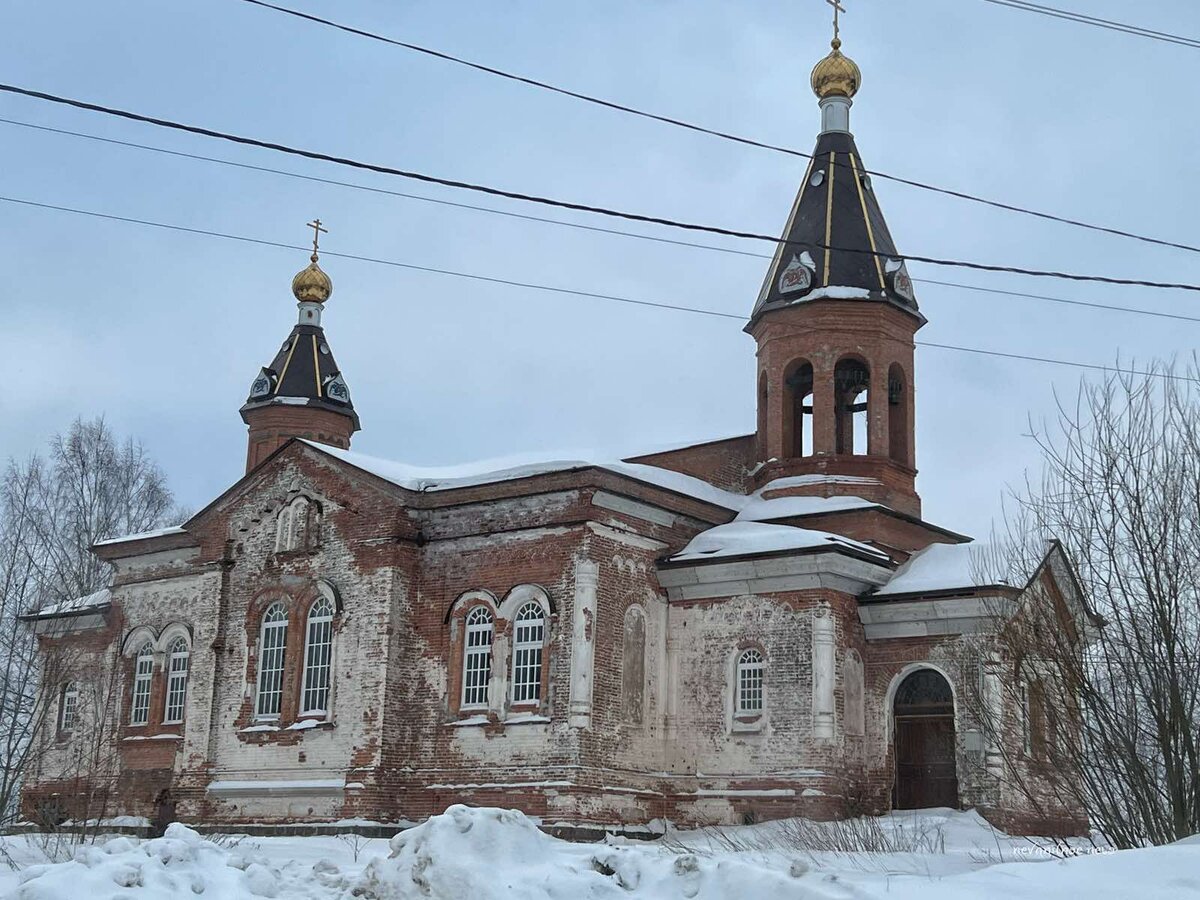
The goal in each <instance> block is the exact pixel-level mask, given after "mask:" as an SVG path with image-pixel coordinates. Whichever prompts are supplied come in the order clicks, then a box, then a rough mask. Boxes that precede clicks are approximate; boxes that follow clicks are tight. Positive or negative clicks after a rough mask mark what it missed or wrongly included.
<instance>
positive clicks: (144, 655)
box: [129, 641, 154, 726]
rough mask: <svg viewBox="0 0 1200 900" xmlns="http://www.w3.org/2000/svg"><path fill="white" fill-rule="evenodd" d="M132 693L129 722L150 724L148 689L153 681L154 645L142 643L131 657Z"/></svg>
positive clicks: (140, 724) (138, 724)
mask: <svg viewBox="0 0 1200 900" xmlns="http://www.w3.org/2000/svg"><path fill="white" fill-rule="evenodd" d="M133 659H134V661H133V694H132V696H131V698H130V700H131V703H130V708H129V724H130V725H137V726H142V725H149V724H150V689H151V686H152V685H153V682H154V647H153V646H152V645H151V643H150V642H149V641H146V643H144V644H142V646H141V649H139V650H138V652H137V655H136V656H135V657H134V658H133Z"/></svg>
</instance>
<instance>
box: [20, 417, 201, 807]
mask: <svg viewBox="0 0 1200 900" xmlns="http://www.w3.org/2000/svg"><path fill="white" fill-rule="evenodd" d="M181 512H182V511H180V510H178V509H175V508H174V501H173V498H172V496H171V492H170V491H169V490H168V488H167V486H166V479H165V477H164V475H163V473H162V471H161V470H160V469H159V468H158V466H157V465H155V464H154V463H153V462H152V461H151V460H150V459H149V457H148V456H147V454H146V452H145V450H144V449H143V448H142V447H141V445H139V444H138V443H136V442H134V441H133V440H126V441H124V442H120V441H118V440H117V439H116V437H115V436H114V435H113V433H112V431H111V430H110V429H109V428H108V426H107V425H106V423H105V422H104V420H103V419H94V420H91V421H83V420H76V421H75V422H74V423H73V424H72V426H71V428H70V430H69V431H68V432H67V433H66V434H65V435H58V436H56V437H55V438H54V439H53V440H52V441H51V442H50V447H49V453H48V456H47V457H42V456H40V455H34V456H32V457H31V458H30V459H29V460H27V461H25V462H22V463H18V462H16V461H10V462H9V464H8V466H7V468H6V470H5V471H4V473H3V476H2V478H0V825H4V824H7V823H8V822H11V821H12V820H13V818H14V817H15V816H16V815H17V812H18V810H17V806H18V797H19V792H20V788H21V784H22V780H23V777H24V776H25V774H26V773H27V772H28V771H29V770H30V767H31V765H34V764H36V762H37V757H38V754H39V752H40V751H41V750H42V749H44V747H45V746H46V743H47V740H49V739H50V738H48V737H47V735H48V734H49V733H50V732H52V731H53V730H54V729H53V728H52V727H51V726H52V725H53V724H54V722H53V719H52V716H53V715H54V714H55V713H56V712H57V710H58V705H59V699H60V694H61V692H62V689H63V687H64V685H66V684H67V683H69V682H77V683H82V682H83V681H84V680H85V679H88V684H87V691H85V692H81V693H80V694H79V695H78V702H79V708H78V710H77V720H78V723H79V724H78V726H77V728H78V730H79V733H78V734H77V735H76V738H77V740H76V743H77V744H78V747H77V748H76V749H77V750H78V751H79V753H77V754H76V755H77V756H79V759H78V760H77V762H78V764H79V767H80V768H81V769H83V770H87V769H93V770H94V769H96V768H97V767H100V768H103V766H102V765H101V764H102V762H103V761H102V760H101V759H100V758H99V756H97V753H98V751H97V750H90V751H88V752H86V753H84V751H83V748H85V747H90V746H91V745H92V744H94V743H96V742H98V741H101V734H100V732H102V731H103V730H104V729H106V728H107V727H108V723H109V722H110V721H111V719H112V713H111V707H112V705H113V703H114V700H113V698H112V697H111V696H110V695H111V694H112V691H113V688H112V685H111V684H109V682H110V681H111V679H112V678H113V677H115V674H113V673H115V672H116V668H115V663H114V664H113V666H112V667H108V666H102V667H101V668H102V669H104V670H105V671H104V672H103V673H102V672H100V671H96V672H81V671H77V670H78V669H79V667H80V666H81V665H82V664H83V656H82V654H80V653H79V652H78V651H77V650H75V649H73V647H72V645H71V642H70V641H67V640H62V639H61V637H56V636H55V635H53V634H51V635H49V636H46V635H43V638H42V640H41V642H40V644H39V639H38V637H37V636H36V635H35V634H34V633H33V631H32V629H31V628H29V627H28V624H27V622H25V621H23V617H26V616H28V615H30V614H31V613H34V612H36V611H38V610H44V609H46V608H48V607H51V606H57V607H58V608H60V609H62V608H65V607H66V606H69V605H70V604H71V603H73V602H76V600H77V598H81V597H84V596H87V595H91V594H94V593H95V592H97V591H100V590H102V589H103V588H105V587H107V585H108V583H109V580H110V573H109V571H108V568H107V566H106V565H105V564H104V563H103V562H102V561H100V560H99V559H97V558H95V557H94V556H93V555H92V554H91V553H90V552H89V548H90V547H91V546H92V544H94V543H96V542H97V541H100V540H104V539H106V538H112V537H118V536H120V535H122V534H129V533H135V532H139V531H145V530H147V529H151V528H155V527H158V526H161V525H163V524H165V523H166V522H167V521H168V520H171V519H174V520H176V521H178V519H176V518H175V517H176V516H178V515H180V514H181ZM109 668H112V672H111V673H110V672H109V671H108V669H109ZM91 707H96V709H94V710H91V709H90V708H91ZM85 731H86V732H87V733H86V734H85V733H84V732H85ZM39 735H40V736H41V737H40V738H39ZM80 754H82V755H80ZM88 805H91V804H88Z"/></svg>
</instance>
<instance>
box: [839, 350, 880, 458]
mask: <svg viewBox="0 0 1200 900" xmlns="http://www.w3.org/2000/svg"><path fill="white" fill-rule="evenodd" d="M833 385H834V409H835V411H836V416H837V419H836V422H835V426H836V427H835V435H836V441H837V452H838V453H846V454H849V453H859V454H862V453H866V452H867V439H868V429H867V409H868V406H869V401H870V396H869V388H870V386H871V370H870V369H868V368H867V365H866V363H864V362H861V361H859V360H857V359H843V360H841V361H840V362H839V363H838V364H837V365H836V366H834V368H833Z"/></svg>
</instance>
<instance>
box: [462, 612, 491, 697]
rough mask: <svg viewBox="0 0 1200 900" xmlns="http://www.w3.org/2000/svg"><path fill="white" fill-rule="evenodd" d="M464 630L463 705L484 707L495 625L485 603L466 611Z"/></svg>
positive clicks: (489, 678)
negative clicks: (465, 627)
mask: <svg viewBox="0 0 1200 900" xmlns="http://www.w3.org/2000/svg"><path fill="white" fill-rule="evenodd" d="M466 624H467V631H466V637H465V639H464V641H463V693H462V705H463V706H464V707H470V706H487V703H488V683H489V682H490V681H491V678H492V634H493V632H494V630H495V626H494V624H493V623H492V614H491V612H490V611H489V610H488V608H487V607H486V606H476V607H475V608H474V609H472V610H471V611H470V612H469V613H467V622H466Z"/></svg>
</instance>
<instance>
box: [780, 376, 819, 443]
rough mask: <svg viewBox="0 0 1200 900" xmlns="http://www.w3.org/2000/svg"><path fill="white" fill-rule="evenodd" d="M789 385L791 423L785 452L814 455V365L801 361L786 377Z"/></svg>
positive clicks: (788, 398)
mask: <svg viewBox="0 0 1200 900" xmlns="http://www.w3.org/2000/svg"><path fill="white" fill-rule="evenodd" d="M784 382H785V384H786V386H787V403H788V409H787V410H785V413H786V414H787V415H788V417H789V421H790V423H791V434H790V440H789V442H788V444H787V446H786V447H785V452H787V453H790V454H791V455H792V456H812V453H813V367H812V364H811V363H801V364H800V365H799V366H797V367H796V368H795V369H793V370H792V371H791V373H790V374H788V375H787V377H786V378H785V379H784Z"/></svg>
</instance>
